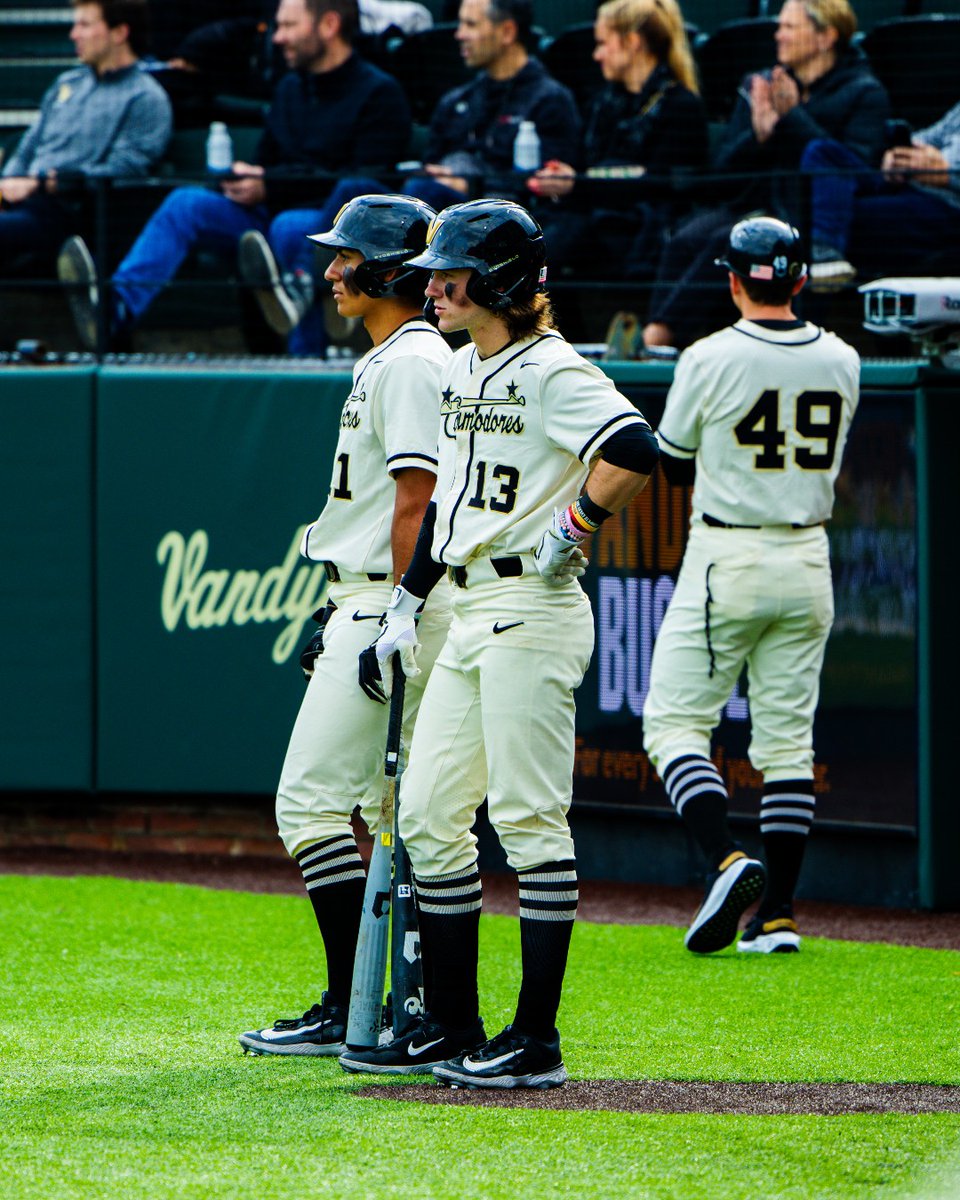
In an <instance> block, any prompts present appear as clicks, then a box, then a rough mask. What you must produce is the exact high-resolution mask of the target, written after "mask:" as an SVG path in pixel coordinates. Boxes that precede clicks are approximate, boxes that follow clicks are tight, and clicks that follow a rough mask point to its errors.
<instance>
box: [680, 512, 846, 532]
mask: <svg viewBox="0 0 960 1200" xmlns="http://www.w3.org/2000/svg"><path fill="white" fill-rule="evenodd" d="M703 523H704V525H709V526H710V528H711V529H775V528H777V527H778V526H782V525H787V524H789V526H790V528H791V529H816V527H817V526H818V525H822V524H823V521H811V522H810V523H809V524H808V525H801V524H800V523H799V522H797V521H789V522H788V521H782V522H778V526H775V525H732V524H731V523H730V522H729V521H721V520H720V518H719V517H711V516H710V514H709V513H704V514H703Z"/></svg>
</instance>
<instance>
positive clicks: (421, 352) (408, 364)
mask: <svg viewBox="0 0 960 1200" xmlns="http://www.w3.org/2000/svg"><path fill="white" fill-rule="evenodd" d="M450 355H451V351H450V348H449V346H448V345H447V344H446V342H445V341H444V340H443V338H442V337H441V335H440V334H439V333H438V332H437V331H436V330H435V329H434V328H433V326H432V325H428V324H427V322H426V321H424V320H421V319H419V318H416V319H414V320H411V321H407V322H405V323H404V324H403V325H401V326H400V328H399V329H398V330H396V332H395V333H392V334H391V335H390V336H389V337H388V338H386V340H385V341H383V342H381V344H380V345H379V346H375V347H374V348H373V349H372V350H369V351H368V352H367V353H366V354H365V355H364V356H363V357H362V358H361V359H359V360H358V361H357V363H356V365H355V366H354V369H353V388H352V390H351V392H350V395H349V396H348V397H347V400H346V402H345V403H344V406H343V411H342V413H341V414H340V438H339V440H338V442H337V451H336V455H335V456H334V460H333V476H332V479H331V481H330V496H329V498H328V500H327V503H326V506H325V508H324V510H323V512H322V513H321V514H320V516H319V517H318V518H317V520H316V521H315V522H314V523H313V524H312V525H310V526H309V527H308V528H307V530H306V533H305V534H304V536H303V541H302V543H301V546H300V552H301V554H303V555H304V556H305V557H306V558H310V559H314V560H315V561H326V562H333V563H336V565H337V566H338V567H339V568H340V569H341V570H347V571H355V572H371V573H376V572H386V573H387V574H391V575H392V572H393V555H392V553H391V549H390V526H391V522H392V520H393V506H394V499H395V493H396V485H395V484H394V481H393V479H392V478H391V474H392V472H394V471H398V470H400V469H402V468H405V467H419V468H421V469H422V470H427V471H436V469H437V389H438V386H439V379H440V372H441V368H442V367H443V366H444V364H446V363H447V362H448V361H449V359H450Z"/></svg>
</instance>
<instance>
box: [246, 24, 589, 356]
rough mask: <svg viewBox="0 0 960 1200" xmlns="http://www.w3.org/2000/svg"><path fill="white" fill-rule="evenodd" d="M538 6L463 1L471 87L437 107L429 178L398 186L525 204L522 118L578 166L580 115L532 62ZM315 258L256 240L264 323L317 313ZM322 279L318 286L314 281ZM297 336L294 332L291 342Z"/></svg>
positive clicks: (547, 149) (339, 191)
mask: <svg viewBox="0 0 960 1200" xmlns="http://www.w3.org/2000/svg"><path fill="white" fill-rule="evenodd" d="M532 21H533V4H532V0H462V2H461V4H460V15H459V24H458V26H457V31H456V34H455V37H456V38H457V41H458V42H459V43H460V49H461V53H462V55H463V58H464V60H465V62H466V63H467V65H468V66H470V67H476V68H478V69H479V74H478V75H477V77H476V78H475V79H473V80H472V81H471V82H470V83H466V84H463V85H462V86H461V87H457V88H453V89H451V91H449V92H447V93H446V94H445V95H444V96H442V97H441V99H440V101H439V103H438V104H437V108H436V111H435V113H434V116H433V119H432V121H431V122H430V132H429V135H428V138H427V147H426V154H425V163H424V165H423V167H422V168H421V170H422V174H417V175H414V176H412V177H410V178H408V179H406V180H404V182H403V183H402V184H401V186H400V191H402V192H404V193H405V194H406V195H409V196H415V197H417V198H419V199H421V200H425V201H426V202H427V203H428V204H429V205H431V207H433V208H435V209H437V210H438V211H439V210H440V209H442V208H446V206H447V205H448V204H455V203H459V202H460V201H462V200H464V199H466V198H468V197H477V196H494V197H498V198H502V199H510V200H519V201H521V202H523V200H524V195H525V184H526V179H525V178H524V177H522V176H519V175H518V174H517V173H516V172H515V171H514V169H513V143H514V139H515V138H516V135H517V130H518V129H519V126H520V122H521V121H533V122H534V124H535V125H536V127H537V134H538V135H539V138H540V145H541V149H542V156H543V159H544V160H548V159H559V160H561V161H563V162H572V161H575V160H576V155H577V142H578V137H579V133H580V118H579V114H578V113H577V106H576V103H575V101H574V99H573V95H572V93H571V92H570V91H569V89H568V88H566V87H564V86H563V85H562V84H560V83H558V82H557V81H556V80H555V79H553V78H552V76H551V75H550V74H549V73H548V72H547V70H546V68H545V67H544V66H543V64H542V63H541V62H540V61H539V60H538V59H536V58H533V57H531V55H530V52H529V49H528V47H529V45H530V44H531V42H532V41H533V38H534V35H533V32H532ZM385 190H387V189H385V188H384V186H383V184H382V183H381V182H380V181H379V180H377V179H374V178H369V177H353V178H346V179H344V180H342V182H341V183H340V184H338V185H337V187H336V188H335V189H334V190H333V192H332V193H331V194H330V198H329V201H328V203H327V205H326V207H325V208H324V210H323V211H322V212H321V213H318V214H317V221H316V228H317V229H329V228H330V227H331V226H332V225H333V219H334V217H335V216H336V215H337V213H338V212H339V211H340V208H341V206H342V205H344V204H346V203H347V202H348V201H350V200H352V199H353V198H354V197H355V196H362V195H367V194H370V193H376V192H384V191H385ZM309 263H310V259H309V257H308V256H307V251H305V250H304V249H303V248H302V247H300V246H294V245H292V244H291V243H290V242H287V243H286V245H280V244H279V243H278V241H277V239H276V238H275V237H270V238H264V237H263V236H262V233H261V235H260V236H259V237H257V236H250V237H248V238H246V239H245V241H244V247H243V249H242V252H241V271H242V274H243V277H244V279H245V281H246V282H248V283H249V284H250V285H251V286H252V287H253V288H254V289H255V295H256V296H257V298H258V300H259V302H260V305H261V308H262V309H263V313H264V316H265V318H266V319H267V320H268V322H269V323H270V324H271V326H272V327H273V328H274V329H275V330H276V331H277V332H279V333H291V331H292V330H294V329H296V328H297V327H298V325H299V323H300V322H301V321H302V319H303V318H304V317H305V316H306V314H308V313H309V314H311V317H312V316H314V315H315V312H316V310H314V309H311V308H310V307H309V305H308V296H309V295H310V294H312V293H311V292H310V291H309V290H305V288H304V286H303V285H304V282H305V280H306V270H307V267H308V265H309ZM317 282H318V283H319V280H317ZM295 338H296V335H295V334H292V333H291V345H292V344H294V340H295Z"/></svg>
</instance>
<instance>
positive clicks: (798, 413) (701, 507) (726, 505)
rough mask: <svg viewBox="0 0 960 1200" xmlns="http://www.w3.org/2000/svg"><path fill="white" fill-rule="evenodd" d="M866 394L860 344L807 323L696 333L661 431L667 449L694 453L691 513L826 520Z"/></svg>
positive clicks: (757, 521)
mask: <svg viewBox="0 0 960 1200" xmlns="http://www.w3.org/2000/svg"><path fill="white" fill-rule="evenodd" d="M778 324H779V323H778ZM859 394H860V359H859V356H858V355H857V352H856V351H855V350H854V349H853V348H852V347H851V346H848V345H847V344H846V342H844V341H842V340H841V339H840V338H838V337H837V336H836V335H835V334H832V333H828V332H826V331H825V330H823V329H820V328H818V327H817V326H815V325H811V324H809V323H804V324H802V325H798V326H797V327H795V328H777V327H770V326H768V325H765V324H760V323H757V322H754V321H747V320H740V321H737V323H736V324H735V325H732V326H730V327H729V328H727V329H723V330H721V331H720V332H719V333H714V334H712V335H711V336H710V337H706V338H703V339H701V340H700V341H698V342H696V343H694V345H692V346H691V347H690V348H689V349H688V350H685V351H684V353H683V354H682V355H681V356H680V360H679V362H678V363H677V369H676V372H675V374H674V380H673V386H672V387H671V388H670V392H669V395H668V396H667V403H666V408H665V409H664V414H663V420H662V421H661V422H660V427H659V429H658V431H657V436H658V438H659V440H660V445H661V447H662V448H663V450H664V451H665V453H667V454H669V455H672V456H673V457H674V458H695V459H696V482H695V484H694V489H693V519H694V520H697V519H698V518H700V517H702V516H703V515H704V514H707V515H708V516H711V517H714V518H716V519H717V520H718V521H723V522H725V523H727V524H730V525H812V524H815V523H816V522H819V521H825V520H827V518H828V517H829V516H830V514H831V512H832V510H833V487H834V482H835V480H836V477H837V473H838V472H839V470H840V460H841V458H842V456H843V448H844V445H845V443H846V439H847V433H848V431H849V428H850V422H851V420H852V419H853V414H854V412H855V410H856V407H857V401H858V399H859Z"/></svg>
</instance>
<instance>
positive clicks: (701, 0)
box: [680, 0, 779, 33]
mask: <svg viewBox="0 0 960 1200" xmlns="http://www.w3.org/2000/svg"><path fill="white" fill-rule="evenodd" d="M778 7H779V6H778ZM680 8H681V10H682V12H683V19H684V20H685V21H686V22H687V23H688V24H690V25H695V26H696V27H697V29H699V30H700V31H701V33H713V31H714V30H715V29H719V28H720V26H721V25H726V24H728V23H729V22H730V21H745V20H746V19H747V18H748V17H755V16H757V15H758V11H759V10H758V9H757V3H756V0H680Z"/></svg>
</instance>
